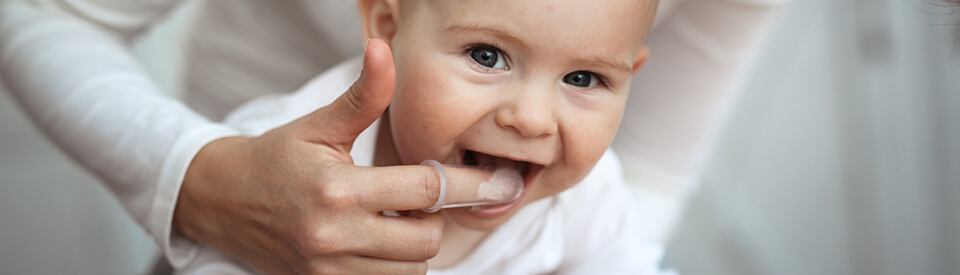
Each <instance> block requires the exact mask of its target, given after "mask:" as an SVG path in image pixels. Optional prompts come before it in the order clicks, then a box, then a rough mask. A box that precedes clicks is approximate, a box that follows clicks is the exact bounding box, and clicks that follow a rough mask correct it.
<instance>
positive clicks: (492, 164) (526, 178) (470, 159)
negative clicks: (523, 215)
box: [462, 150, 543, 217]
mask: <svg viewBox="0 0 960 275" xmlns="http://www.w3.org/2000/svg"><path fill="white" fill-rule="evenodd" d="M462 155H463V160H462V161H463V162H462V163H463V165H467V166H476V167H480V168H486V169H499V168H510V169H514V170H517V172H520V175H521V176H522V177H523V194H522V195H521V196H520V199H518V200H516V201H513V202H509V203H505V204H502V205H492V206H485V207H473V208H472V209H471V211H472V212H473V213H475V214H478V215H480V216H487V217H495V216H500V215H503V214H506V213H508V212H510V210H512V209H514V208H515V207H516V206H518V205H520V202H521V201H522V200H523V198H524V197H526V195H527V191H529V190H530V185H531V183H532V182H533V180H534V179H535V178H536V177H537V175H538V174H539V172H540V171H541V170H543V165H541V164H537V163H532V162H528V161H522V160H514V159H510V158H506V157H499V156H494V155H489V154H484V153H480V152H477V151H471V150H465V151H463V154H462Z"/></svg>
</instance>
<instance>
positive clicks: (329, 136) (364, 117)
mask: <svg viewBox="0 0 960 275" xmlns="http://www.w3.org/2000/svg"><path fill="white" fill-rule="evenodd" d="M396 78H397V74H396V71H395V69H394V67H393V54H392V53H391V51H390V47H389V46H388V45H387V44H386V42H383V40H380V39H371V40H369V41H367V46H366V49H365V50H364V53H363V70H362V71H361V72H360V77H359V78H358V79H357V81H356V82H354V83H353V86H350V88H349V89H347V91H346V92H345V93H343V94H342V95H340V97H338V98H337V99H336V100H335V101H334V102H333V103H331V104H330V105H327V106H326V107H323V108H321V109H319V110H317V111H316V112H315V113H314V114H310V115H308V116H307V117H305V118H309V119H308V121H307V123H309V124H311V125H312V127H313V128H314V129H320V131H321V133H317V134H316V135H313V138H319V139H321V140H322V141H325V142H326V143H328V145H342V146H345V148H341V149H344V151H349V150H350V147H351V145H352V144H353V141H354V140H355V139H356V138H357V136H358V135H360V133H361V132H363V130H365V129H367V127H369V126H370V124H371V123H373V122H374V121H376V120H377V118H379V117H380V115H381V114H383V112H384V110H386V109H387V106H389V105H390V100H391V99H392V98H393V88H394V86H395V84H396Z"/></svg>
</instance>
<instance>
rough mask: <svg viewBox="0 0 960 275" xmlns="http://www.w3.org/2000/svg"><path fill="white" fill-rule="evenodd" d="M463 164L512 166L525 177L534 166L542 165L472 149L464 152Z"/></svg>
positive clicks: (484, 166)
mask: <svg viewBox="0 0 960 275" xmlns="http://www.w3.org/2000/svg"><path fill="white" fill-rule="evenodd" d="M463 165H467V166H477V167H480V168H485V169H499V168H510V169H514V170H517V172H520V175H522V176H523V177H524V178H526V177H527V174H529V173H530V171H531V168H532V167H534V166H542V165H539V164H535V163H530V162H527V161H520V160H513V159H509V158H504V157H498V156H493V155H488V154H484V153H480V152H477V151H470V150H465V151H464V152H463Z"/></svg>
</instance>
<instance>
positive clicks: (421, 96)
mask: <svg viewBox="0 0 960 275" xmlns="http://www.w3.org/2000/svg"><path fill="white" fill-rule="evenodd" d="M636 3H637V2H636V1H629V0H625V1H604V2H603V4H604V5H598V4H597V2H595V1H578V0H564V1H508V0H504V1H408V2H404V3H397V2H395V1H374V3H372V4H371V6H370V7H369V9H366V10H361V11H362V12H366V13H367V15H366V16H364V19H365V21H367V22H366V24H365V30H366V34H367V35H368V37H369V36H372V37H376V38H380V39H384V40H385V41H388V43H390V45H391V48H392V49H393V53H394V56H393V58H394V60H395V62H396V68H397V76H398V77H397V86H396V93H395V95H394V97H393V101H392V102H391V104H390V108H389V110H388V112H389V120H388V122H389V125H390V126H389V130H390V133H389V135H390V136H391V138H392V140H393V143H386V144H384V145H386V146H383V147H378V148H377V151H378V154H379V155H378V157H379V159H381V160H384V161H380V163H383V164H416V163H420V162H422V161H423V160H427V159H436V160H439V161H440V162H443V163H447V164H461V163H462V158H463V156H462V152H463V151H464V150H471V151H477V152H482V153H485V154H489V155H495V156H501V157H506V158H510V159H514V160H522V161H528V162H532V163H537V164H540V165H543V169H542V171H540V172H539V174H537V175H536V177H535V178H533V179H532V182H530V183H528V185H530V187H529V191H528V193H527V194H526V196H525V197H524V198H523V199H522V202H521V203H520V205H519V206H518V207H514V208H513V209H511V210H510V211H509V212H508V213H507V214H504V215H499V216H496V217H489V216H483V215H477V214H476V213H474V212H472V211H471V210H470V209H469V208H455V209H444V210H442V212H443V213H444V217H445V219H446V220H447V223H446V227H447V228H445V230H444V241H443V245H442V246H441V257H439V258H441V259H444V260H435V261H431V266H434V267H444V266H448V265H450V264H453V263H455V262H456V261H457V260H458V259H460V258H461V257H462V255H464V254H465V253H467V252H468V251H469V250H470V248H472V247H473V246H474V245H476V243H477V242H479V241H480V240H481V239H482V237H483V236H484V235H485V233H486V232H489V231H490V230H492V229H494V228H496V227H497V226H499V225H501V224H503V223H504V222H505V221H506V220H508V219H509V218H510V217H511V216H513V215H514V214H515V213H516V212H517V211H518V210H519V209H520V208H521V207H522V206H524V205H526V204H529V203H530V202H533V201H536V200H539V199H542V198H545V197H549V196H553V195H556V194H558V193H560V192H562V191H564V190H566V189H568V188H570V187H571V186H573V185H574V184H576V183H577V182H579V181H580V180H581V179H582V178H583V177H584V176H586V174H587V173H588V172H589V171H590V169H591V168H592V167H593V166H594V164H596V162H597V161H598V160H599V159H600V157H601V156H602V155H603V153H604V152H605V150H606V149H607V148H608V147H609V145H610V143H611V142H612V140H613V138H614V136H615V134H616V129H617V126H618V125H619V123H620V118H621V116H622V114H623V108H624V105H625V103H626V97H627V94H628V90H629V89H628V88H629V84H630V83H629V82H630V78H631V77H632V75H633V73H634V72H636V70H637V69H639V67H640V66H641V65H642V63H643V61H644V60H645V59H646V57H647V51H646V49H645V48H643V46H642V42H643V38H644V36H645V30H646V28H638V27H636V26H637V25H640V24H641V23H642V22H643V18H644V17H645V16H646V15H647V14H648V10H645V9H643V8H642V5H638V4H636ZM597 14H604V15H605V16H602V17H598V16H596V15H597ZM648 19H652V17H649V18H648ZM543 22H554V23H551V24H543ZM558 22H559V23H558ZM603 30H631V31H627V32H624V31H603ZM478 45H489V46H494V47H496V48H498V49H499V50H500V51H501V52H502V55H501V56H500V58H503V59H505V61H506V62H505V64H503V65H505V66H504V67H503V68H488V67H485V66H483V65H481V64H478V63H477V61H475V60H474V59H473V57H472V56H471V49H476V47H477V46H478ZM481 47H485V46H481ZM598 60H603V61H604V62H598ZM577 71H589V72H592V73H593V74H594V77H599V78H600V81H597V82H596V85H593V86H590V87H578V86H575V85H571V84H568V83H565V82H564V77H565V76H566V75H568V74H570V73H573V72H577ZM381 134H386V133H381ZM384 151H386V152H384ZM391 160H392V161H391ZM457 227H460V229H461V230H458V228H457ZM470 231H479V232H470ZM464 240H467V241H464ZM454 243H456V244H454ZM447 254H455V255H458V256H455V257H446V256H447Z"/></svg>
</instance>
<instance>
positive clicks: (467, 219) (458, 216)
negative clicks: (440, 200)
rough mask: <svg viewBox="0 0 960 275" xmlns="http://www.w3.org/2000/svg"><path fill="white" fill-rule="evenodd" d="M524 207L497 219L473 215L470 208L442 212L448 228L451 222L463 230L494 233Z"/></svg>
mask: <svg viewBox="0 0 960 275" xmlns="http://www.w3.org/2000/svg"><path fill="white" fill-rule="evenodd" d="M522 207H523V205H520V207H517V208H516V209H513V210H511V211H510V212H508V213H506V214H503V215H500V216H496V217H484V216H480V215H477V214H476V213H473V211H470V207H462V208H450V209H444V210H442V211H441V212H442V213H443V217H444V219H446V221H447V223H448V224H447V225H446V226H450V225H451V224H449V223H450V222H452V223H453V224H455V225H456V226H459V227H461V228H465V229H469V230H475V231H493V230H494V229H496V228H497V227H499V226H501V225H503V224H504V223H506V222H507V220H509V219H510V217H513V215H515V214H516V212H517V211H519V210H520V209H521V208H522Z"/></svg>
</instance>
